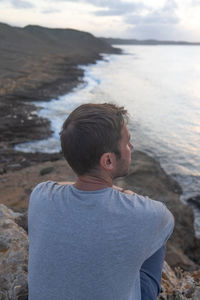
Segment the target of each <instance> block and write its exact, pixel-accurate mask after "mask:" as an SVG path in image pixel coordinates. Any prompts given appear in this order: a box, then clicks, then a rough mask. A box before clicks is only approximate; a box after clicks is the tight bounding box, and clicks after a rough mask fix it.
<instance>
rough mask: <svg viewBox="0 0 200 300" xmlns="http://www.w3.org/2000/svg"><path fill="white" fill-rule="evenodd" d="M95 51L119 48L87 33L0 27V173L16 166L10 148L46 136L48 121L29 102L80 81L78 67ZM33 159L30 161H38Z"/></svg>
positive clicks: (53, 95)
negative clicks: (39, 115)
mask: <svg viewBox="0 0 200 300" xmlns="http://www.w3.org/2000/svg"><path fill="white" fill-rule="evenodd" d="M101 53H113V54H114V53H120V50H119V49H117V48H113V47H112V46H110V45H109V44H107V43H106V42H103V41H101V40H100V39H98V38H96V37H94V36H93V35H92V34H90V33H87V32H82V31H78V30H73V29H50V28H45V27H40V26H26V27H24V28H18V27H11V26H9V25H7V24H2V23H0V154H1V155H0V156H1V159H0V172H1V173H3V172H4V171H6V170H7V168H8V167H9V166H11V165H13V167H12V168H14V165H16V159H18V158H16V156H18V155H17V153H16V152H13V145H15V144H17V143H21V142H26V141H32V140H36V139H43V138H46V137H48V136H50V135H51V133H52V132H51V129H50V122H49V120H46V119H44V118H40V117H38V115H37V109H36V107H35V106H34V105H33V104H32V103H31V102H32V101H49V100H51V99H57V98H58V96H61V95H63V94H66V93H68V92H70V91H72V89H73V88H74V87H76V86H77V85H78V84H79V83H81V82H82V80H83V70H82V69H80V68H79V65H87V64H91V63H95V61H96V60H98V59H101ZM8 153H9V154H8ZM12 153H13V156H12ZM33 156H34V155H32V157H33ZM38 157H39V155H35V160H37V159H42V158H38ZM27 160H29V161H31V158H29V159H27ZM18 164H19V159H18Z"/></svg>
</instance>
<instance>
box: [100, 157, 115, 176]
mask: <svg viewBox="0 0 200 300" xmlns="http://www.w3.org/2000/svg"><path fill="white" fill-rule="evenodd" d="M115 165H116V157H115V154H114V153H111V152H106V153H104V154H102V156H101V158H100V166H101V167H102V168H104V169H105V170H107V171H112V170H113V169H114V168H115Z"/></svg>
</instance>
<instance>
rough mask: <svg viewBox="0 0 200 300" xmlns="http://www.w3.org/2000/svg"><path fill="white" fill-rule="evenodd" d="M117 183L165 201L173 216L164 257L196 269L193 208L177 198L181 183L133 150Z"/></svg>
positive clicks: (199, 256) (199, 244)
mask: <svg viewBox="0 0 200 300" xmlns="http://www.w3.org/2000/svg"><path fill="white" fill-rule="evenodd" d="M116 184H118V185H120V186H122V187H123V188H125V189H132V190H133V191H135V192H136V193H138V194H142V195H144V196H146V195H148V196H149V197H151V198H152V199H155V200H159V201H161V202H164V203H165V204H166V206H167V207H168V208H169V209H170V211H171V212H172V213H173V215H174V217H175V229H174V233H173V235H172V236H171V238H170V240H169V241H168V243H167V256H166V260H167V262H168V263H169V265H170V266H172V267H174V268H175V267H178V266H180V267H181V268H183V269H184V270H195V269H196V268H198V267H199V265H200V252H199V249H200V240H199V239H196V238H195V234H194V228H193V223H194V220H193V212H192V209H191V207H190V206H188V205H185V204H183V203H182V202H181V201H180V194H181V188H180V186H179V185H178V184H177V182H176V181H175V180H173V179H172V178H171V177H170V176H168V175H167V174H166V173H165V172H164V170H163V169H162V167H161V166H160V164H159V162H157V161H155V159H153V158H151V157H149V156H147V155H146V154H144V153H143V152H140V151H135V152H134V153H133V157H132V165H131V168H130V172H129V175H128V176H126V177H124V178H119V179H117V180H116Z"/></svg>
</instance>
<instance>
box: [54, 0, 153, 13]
mask: <svg viewBox="0 0 200 300" xmlns="http://www.w3.org/2000/svg"><path fill="white" fill-rule="evenodd" d="M58 1H60V2H72V0H58ZM73 2H80V3H87V4H91V5H93V6H95V7H96V8H97V10H96V11H95V12H94V15H95V16H121V15H125V14H128V13H129V12H130V11H131V12H139V11H141V10H143V9H149V6H147V5H144V4H143V3H138V2H135V3H134V1H133V2H126V1H123V0H74V1H73Z"/></svg>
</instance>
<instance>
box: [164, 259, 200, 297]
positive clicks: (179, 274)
mask: <svg viewBox="0 0 200 300" xmlns="http://www.w3.org/2000/svg"><path fill="white" fill-rule="evenodd" d="M186 299H192V300H199V299H200V269H199V270H198V271H194V272H184V271H183V270H181V269H180V268H177V269H175V271H173V270H172V268H171V267H170V266H169V265H168V264H167V263H166V262H165V263H164V267H163V274H162V292H161V294H160V296H159V300H186Z"/></svg>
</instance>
